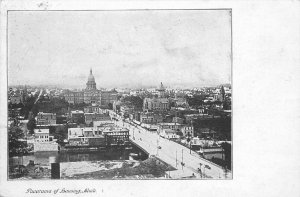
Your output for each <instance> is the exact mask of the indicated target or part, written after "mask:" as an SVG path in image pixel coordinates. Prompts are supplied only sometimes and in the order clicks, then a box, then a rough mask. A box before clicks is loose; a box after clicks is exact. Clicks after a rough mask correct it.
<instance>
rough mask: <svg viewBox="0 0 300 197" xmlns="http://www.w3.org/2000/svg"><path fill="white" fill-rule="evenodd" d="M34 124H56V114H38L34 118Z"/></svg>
mask: <svg viewBox="0 0 300 197" xmlns="http://www.w3.org/2000/svg"><path fill="white" fill-rule="evenodd" d="M36 124H38V125H52V124H56V114H55V113H43V112H39V113H38V114H37V117H36Z"/></svg>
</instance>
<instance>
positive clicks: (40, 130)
mask: <svg viewBox="0 0 300 197" xmlns="http://www.w3.org/2000/svg"><path fill="white" fill-rule="evenodd" d="M34 133H36V134H38V133H43V134H49V129H34Z"/></svg>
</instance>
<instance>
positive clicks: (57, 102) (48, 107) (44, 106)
mask: <svg viewBox="0 0 300 197" xmlns="http://www.w3.org/2000/svg"><path fill="white" fill-rule="evenodd" d="M78 105H79V104H78ZM36 106H37V108H38V110H40V111H43V112H48V113H58V114H59V113H61V114H63V113H66V112H67V111H68V107H69V106H70V107H71V108H75V107H76V106H73V105H69V103H68V102H67V101H65V100H64V99H61V98H53V99H51V100H50V101H49V102H37V103H36ZM80 107H81V108H82V109H83V107H84V106H80Z"/></svg>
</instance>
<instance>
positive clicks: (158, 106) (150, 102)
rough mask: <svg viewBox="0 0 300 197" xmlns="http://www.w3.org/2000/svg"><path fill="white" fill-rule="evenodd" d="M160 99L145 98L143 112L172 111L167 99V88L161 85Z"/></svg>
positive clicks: (159, 90)
mask: <svg viewBox="0 0 300 197" xmlns="http://www.w3.org/2000/svg"><path fill="white" fill-rule="evenodd" d="M157 91H158V98H145V99H144V101H143V111H167V110H169V109H170V101H169V99H167V98H165V88H164V86H163V84H162V83H161V84H160V87H159V89H157Z"/></svg>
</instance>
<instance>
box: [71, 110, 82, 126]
mask: <svg viewBox="0 0 300 197" xmlns="http://www.w3.org/2000/svg"><path fill="white" fill-rule="evenodd" d="M70 116H71V121H72V122H74V123H78V124H83V123H84V122H85V117H84V112H83V111H81V110H75V111H71V113H70Z"/></svg>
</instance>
